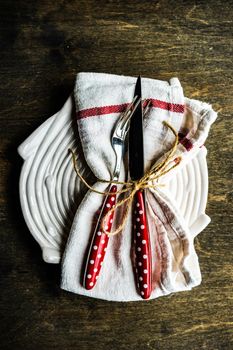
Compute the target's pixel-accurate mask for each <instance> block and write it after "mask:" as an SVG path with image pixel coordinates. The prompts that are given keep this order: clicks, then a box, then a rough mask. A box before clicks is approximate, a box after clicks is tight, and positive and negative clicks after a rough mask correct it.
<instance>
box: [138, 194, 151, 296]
mask: <svg viewBox="0 0 233 350" xmlns="http://www.w3.org/2000/svg"><path fill="white" fill-rule="evenodd" d="M133 232H134V247H135V274H136V280H137V286H138V289H139V292H140V295H141V297H142V298H143V299H148V298H149V297H150V295H151V285H152V281H151V246H150V235H149V231H148V225H147V219H146V210H145V203H144V194H143V191H141V190H139V191H137V192H136V194H135V201H134V211H133Z"/></svg>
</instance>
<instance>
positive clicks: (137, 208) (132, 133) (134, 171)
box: [129, 76, 152, 299]
mask: <svg viewBox="0 0 233 350" xmlns="http://www.w3.org/2000/svg"><path fill="white" fill-rule="evenodd" d="M134 95H135V96H138V98H140V99H141V96H142V92H141V77H140V76H139V77H138V78H137V81H136V86H135V92H134ZM129 173H130V177H131V180H133V181H136V180H139V179H140V178H141V177H142V176H143V175H144V143H143V109H142V101H141V102H140V103H139V105H138V107H137V109H136V110H135V112H134V114H133V116H132V117H131V122H130V129H129ZM133 238H134V239H133V241H134V249H135V266H134V269H135V276H136V280H137V287H138V290H139V293H140V295H141V297H142V298H143V299H148V298H149V297H150V295H151V288H152V287H151V285H152V279H151V246H150V235H149V231H148V224H147V217H146V206H145V194H144V190H138V191H137V192H136V194H135V198H134V203H133Z"/></svg>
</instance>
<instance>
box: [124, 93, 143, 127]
mask: <svg viewBox="0 0 233 350" xmlns="http://www.w3.org/2000/svg"><path fill="white" fill-rule="evenodd" d="M135 97H137V96H135ZM140 102H141V98H139V99H138V101H137V102H136V103H135V104H134V105H133V109H132V111H131V112H130V113H129V114H128V115H127V118H126V119H125V120H124V121H123V124H122V128H124V127H126V128H127V126H128V125H129V121H130V119H131V117H132V115H133V114H134V112H135V110H136V108H137V106H138V105H139V103H140ZM126 124H127V125H126Z"/></svg>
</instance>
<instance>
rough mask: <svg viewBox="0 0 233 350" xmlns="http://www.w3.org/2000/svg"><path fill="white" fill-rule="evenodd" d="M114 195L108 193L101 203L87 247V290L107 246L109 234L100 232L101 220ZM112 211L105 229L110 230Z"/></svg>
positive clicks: (93, 284) (94, 279)
mask: <svg viewBox="0 0 233 350" xmlns="http://www.w3.org/2000/svg"><path fill="white" fill-rule="evenodd" d="M116 191H117V186H116V185H112V186H111V188H110V190H109V192H116ZM115 202H116V195H115V194H112V195H108V196H107V198H106V200H105V201H104V204H103V210H101V213H100V217H99V219H98V221H97V226H96V228H95V232H94V235H93V239H92V242H91V245H90V248H89V254H88V258H87V262H86V269H85V274H84V287H85V288H86V289H88V290H90V289H92V288H93V287H94V286H95V284H96V282H97V279H98V277H99V273H100V270H101V267H102V264H103V261H104V257H105V253H106V250H107V246H108V240H109V236H108V235H107V234H106V233H104V232H102V230H101V221H102V218H103V216H104V215H105V214H107V213H108V211H109V210H110V209H111V208H112V207H113V205H115ZM113 216H114V212H112V214H111V215H110V216H109V218H108V221H106V227H105V231H107V232H111V228H112V222H113Z"/></svg>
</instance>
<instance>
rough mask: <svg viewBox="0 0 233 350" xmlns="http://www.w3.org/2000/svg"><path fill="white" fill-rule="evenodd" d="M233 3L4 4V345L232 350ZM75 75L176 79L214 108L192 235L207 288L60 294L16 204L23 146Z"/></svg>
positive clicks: (0, 194)
mask: <svg viewBox="0 0 233 350" xmlns="http://www.w3.org/2000/svg"><path fill="white" fill-rule="evenodd" d="M232 7H233V3H232V1H220V0H212V1H204V0H201V1H182V0H177V1H175V0H174V1H173V0H171V1H169V0H161V1H140V0H134V1H133V0H132V1H123V0H122V1H117V0H115V1H92V0H80V1H76V0H73V1H62V0H57V1H56V2H52V1H48V0H41V1H26V0H19V1H14V0H5V1H4V0H2V1H1V5H0V12H1V17H0V18H1V21H0V29H1V30H0V32H1V33H0V45H1V55H0V74H1V84H0V96H1V99H0V103H1V108H0V113H1V129H0V134H1V148H0V155H1V163H0V166H1V179H0V203H1V206H0V215H1V227H0V235H1V236H0V259H1V264H0V265H1V272H0V273H1V275H0V276H1V279H0V282H1V298H0V309H1V318H0V319H1V331H0V348H1V349H11V350H14V349H18V350H20V349H24V350H27V349H30V350H34V349H42V350H49V349H54V348H56V349H57V350H59V349H62V350H64V349H65V350H70V349H79V350H89V349H96V350H102V349H105V350H108V349H114V350H118V349H119V350H126V349H127V350H128V349H137V350H147V349H148V350H160V349H162V350H168V349H169V350H183V349H192V350H200V349H208V350H231V349H232V348H233V316H232V315H233V312H232V309H233V302H232V299H233V295H232V282H233V269H232V262H233V259H232V258H233V254H232V251H233V249H232V243H233V232H232V231H233V230H232V224H233V217H232V204H233V192H232V170H233V169H232V168H233V167H232V145H233V141H232V132H233V122H232V116H231V114H232V108H233V103H232V96H231V92H232V83H233V79H232V73H233V72H232V34H233V33H232V12H233V11H232ZM79 71H95V72H109V73H117V74H128V75H134V76H137V75H138V74H139V73H140V74H141V75H143V76H147V77H152V78H157V79H169V78H170V77H172V76H178V77H179V78H180V80H181V83H182V85H183V87H184V92H185V95H186V96H188V97H192V98H197V99H201V100H204V101H206V102H210V103H212V104H213V106H214V108H215V109H216V110H219V111H220V113H219V117H218V119H217V121H216V123H215V124H214V126H213V128H212V130H211V133H210V136H209V139H208V141H207V144H206V145H207V148H208V167H209V179H210V186H209V202H208V207H207V213H208V214H209V215H210V217H211V218H212V222H211V224H210V225H209V226H208V228H207V229H206V230H205V231H204V232H203V233H202V234H201V235H200V236H199V237H198V238H197V239H196V248H197V252H198V255H199V258H200V264H201V270H202V275H203V283H202V285H201V286H200V287H197V288H195V289H194V290H193V291H191V292H183V293H179V294H176V295H172V296H170V297H166V298H161V299H158V300H154V301H149V302H139V303H138V302H132V303H127V304H123V303H110V302H104V301H99V300H94V299H90V298H84V297H80V296H76V295H74V294H70V293H66V292H64V291H61V290H60V288H59V278H60V267H59V266H49V265H47V264H45V263H43V262H42V259H41V252H40V249H39V247H38V245H37V244H36V242H35V241H34V240H33V238H32V237H31V236H30V234H29V231H28V229H27V227H26V225H25V223H24V220H23V218H22V214H21V210H20V207H19V198H18V197H19V196H18V180H19V173H20V167H21V165H22V161H21V160H20V158H19V156H18V155H17V151H16V148H17V146H18V145H19V144H20V143H21V142H22V141H23V140H24V139H25V138H26V137H27V136H28V135H29V134H30V133H31V132H32V131H33V130H34V129H35V128H37V127H38V126H39V125H40V124H41V123H42V122H43V121H45V120H46V118H48V117H49V116H50V115H52V114H53V113H55V112H56V111H57V110H59V109H60V107H61V106H62V104H63V103H64V102H65V100H66V98H67V97H68V95H69V93H70V91H71V90H72V87H73V83H74V79H75V74H76V73H77V72H79Z"/></svg>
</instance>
